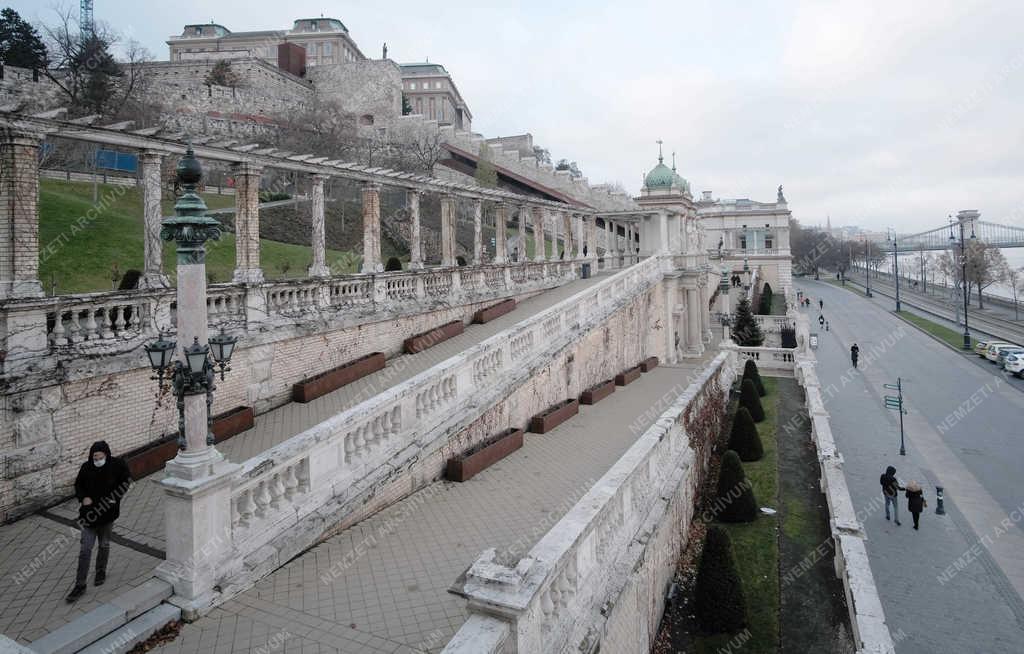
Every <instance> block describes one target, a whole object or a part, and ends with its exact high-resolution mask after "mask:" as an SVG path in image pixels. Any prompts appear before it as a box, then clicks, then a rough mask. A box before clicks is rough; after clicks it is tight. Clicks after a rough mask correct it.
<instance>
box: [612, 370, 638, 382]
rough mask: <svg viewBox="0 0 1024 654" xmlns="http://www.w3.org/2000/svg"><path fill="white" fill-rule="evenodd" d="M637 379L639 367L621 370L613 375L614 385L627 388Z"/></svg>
mask: <svg viewBox="0 0 1024 654" xmlns="http://www.w3.org/2000/svg"><path fill="white" fill-rule="evenodd" d="M638 379H640V366H633V367H632V368H630V369H629V370H623V371H622V372H620V373H619V374H617V375H615V385H616V386H628V385H629V384H632V383H633V382H635V381H636V380H638Z"/></svg>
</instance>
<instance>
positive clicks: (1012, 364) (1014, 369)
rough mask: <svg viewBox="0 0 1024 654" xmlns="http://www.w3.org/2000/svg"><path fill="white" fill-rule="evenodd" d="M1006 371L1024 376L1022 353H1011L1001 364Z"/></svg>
mask: <svg viewBox="0 0 1024 654" xmlns="http://www.w3.org/2000/svg"><path fill="white" fill-rule="evenodd" d="M1003 370H1005V371H1006V372H1008V373H1010V374H1013V375H1017V376H1018V377H1022V378H1024V354H1011V355H1010V356H1008V357H1006V362H1005V363H1004V364H1003Z"/></svg>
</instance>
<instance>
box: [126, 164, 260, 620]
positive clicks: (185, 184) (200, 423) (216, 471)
mask: <svg viewBox="0 0 1024 654" xmlns="http://www.w3.org/2000/svg"><path fill="white" fill-rule="evenodd" d="M202 176H203V172H202V168H201V166H200V164H199V161H198V160H197V159H196V158H195V155H194V153H193V151H192V146H191V144H190V145H189V148H188V150H187V151H186V152H185V156H184V157H182V159H181V161H179V162H178V167H177V177H178V182H179V183H180V184H181V186H182V188H184V193H183V194H182V195H181V197H180V198H179V199H178V201H177V203H176V204H175V205H174V212H175V215H174V216H173V217H171V218H167V219H165V220H164V221H163V222H162V223H161V230H160V236H161V238H163V239H164V240H168V241H170V240H173V241H175V243H177V256H178V268H177V277H178V285H177V301H178V311H177V335H178V339H179V341H178V344H176V343H175V342H173V341H169V340H165V339H164V338H163V336H161V337H160V339H159V340H157V341H156V342H155V343H152V344H150V345H148V346H146V354H147V355H148V356H149V360H150V365H151V367H152V368H153V371H154V372H155V373H156V374H155V377H154V379H156V380H157V383H158V385H159V387H160V389H161V391H162V390H163V386H164V381H165V379H166V380H167V381H168V382H169V383H170V385H171V388H172V390H173V392H174V394H175V397H176V399H177V406H178V445H179V451H178V455H177V456H176V457H175V458H174V459H173V460H171V461H168V462H167V466H166V467H165V471H166V473H167V476H166V477H165V478H164V479H162V480H161V481H160V484H161V486H163V488H164V491H165V498H164V499H165V502H164V506H165V511H166V516H167V519H166V530H167V531H166V538H167V553H166V558H165V560H164V561H163V562H162V563H161V564H160V565H159V566H157V570H156V575H157V576H158V577H160V578H161V579H164V580H165V581H167V582H168V583H170V584H171V585H172V586H173V587H174V596H173V597H172V598H171V600H170V601H171V602H172V603H173V604H175V605H177V606H180V607H181V609H182V613H183V615H184V616H185V618H186V619H193V618H195V617H197V616H198V615H200V614H201V613H203V612H204V610H205V609H207V608H209V607H210V605H211V602H212V598H213V597H214V595H215V590H214V584H215V582H216V579H217V578H219V577H220V576H221V575H220V574H219V573H222V572H223V571H224V568H225V566H228V565H230V561H231V556H230V554H231V549H232V543H231V533H230V525H231V484H232V481H233V480H234V477H235V475H236V473H237V471H238V469H239V467H240V466H238V465H237V464H233V463H230V462H228V461H227V460H226V459H225V458H224V457H223V455H221V454H220V452H218V451H217V449H216V448H214V447H213V436H212V434H211V432H210V411H211V407H212V404H213V391H214V389H215V387H214V375H215V369H216V368H218V367H219V372H220V375H221V379H223V378H224V372H225V371H226V370H228V369H229V368H228V367H227V366H228V363H229V362H230V360H231V355H232V353H233V351H234V346H235V343H236V341H237V340H238V339H237V338H236V337H234V336H230V335H228V334H225V333H224V332H223V330H222V331H221V333H220V334H218V335H216V336H214V337H212V338H207V315H206V247H205V245H204V244H205V243H206V241H207V240H208V239H215V240H216V239H219V238H220V235H221V225H220V223H219V222H217V221H216V220H214V219H213V218H210V217H209V216H207V215H206V204H205V203H204V202H203V200H202V198H201V197H200V196H199V194H198V193H197V192H196V189H197V188H198V186H199V182H200V181H201V180H202ZM179 344H180V352H181V358H180V359H179V360H177V361H173V362H172V361H171V357H172V355H173V354H174V353H175V352H176V351H178V349H179ZM211 355H212V360H211ZM236 565H240V564H237V563H236Z"/></svg>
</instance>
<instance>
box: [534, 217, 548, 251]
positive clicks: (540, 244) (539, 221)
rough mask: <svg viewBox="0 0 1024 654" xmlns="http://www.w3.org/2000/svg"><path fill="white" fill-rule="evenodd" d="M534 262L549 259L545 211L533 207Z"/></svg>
mask: <svg viewBox="0 0 1024 654" xmlns="http://www.w3.org/2000/svg"><path fill="white" fill-rule="evenodd" d="M532 209H533V260H534V261H544V260H545V259H546V258H547V252H546V250H547V241H545V240H544V239H545V237H544V210H543V209H542V208H540V207H533V208H532Z"/></svg>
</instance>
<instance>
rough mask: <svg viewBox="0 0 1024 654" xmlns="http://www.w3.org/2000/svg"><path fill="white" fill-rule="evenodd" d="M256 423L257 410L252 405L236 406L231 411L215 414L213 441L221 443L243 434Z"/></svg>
mask: <svg viewBox="0 0 1024 654" xmlns="http://www.w3.org/2000/svg"><path fill="white" fill-rule="evenodd" d="M255 424H256V412H255V411H253V409H252V407H251V406H236V407H235V408H234V409H231V410H230V411H225V412H224V413H222V414H220V415H217V416H214V418H213V428H212V431H213V441H214V442H215V443H219V442H221V441H223V440H226V439H228V438H231V437H232V436H234V435H236V434H241V433H242V432H243V431H245V430H246V429H252V427H253V425H255Z"/></svg>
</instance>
